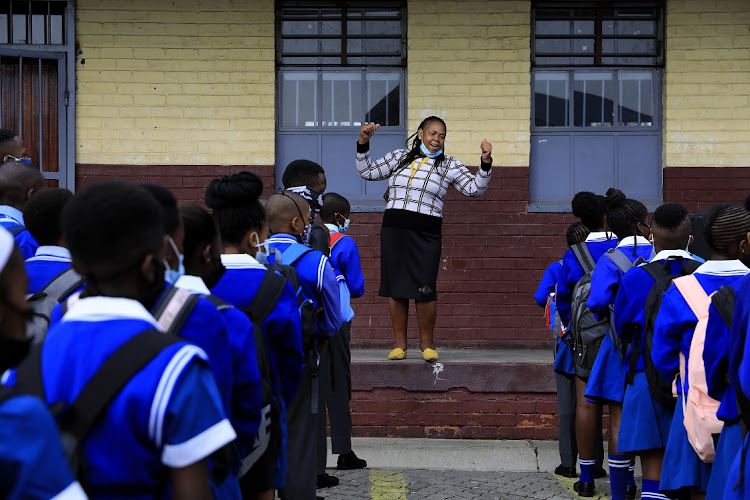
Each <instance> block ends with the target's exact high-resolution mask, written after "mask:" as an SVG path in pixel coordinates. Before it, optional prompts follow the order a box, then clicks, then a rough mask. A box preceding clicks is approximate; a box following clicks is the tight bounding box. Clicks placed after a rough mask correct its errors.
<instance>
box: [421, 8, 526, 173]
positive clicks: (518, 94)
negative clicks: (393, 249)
mask: <svg viewBox="0 0 750 500" xmlns="http://www.w3.org/2000/svg"><path fill="white" fill-rule="evenodd" d="M407 34H408V47H409V53H408V74H407V86H408V93H407V106H408V120H409V126H408V128H409V131H410V133H411V132H414V131H415V130H416V128H417V126H418V125H419V122H420V121H421V120H422V119H423V118H425V117H427V116H429V115H433V114H434V115H437V116H440V117H442V118H443V119H444V120H445V121H446V124H447V125H448V136H447V138H446V152H448V153H449V154H451V155H454V156H456V157H457V158H460V159H461V160H462V161H464V162H466V163H468V164H470V165H476V164H478V163H479V154H480V150H479V145H480V144H481V142H482V139H483V138H485V137H486V138H487V139H488V140H489V141H490V142H492V143H493V148H494V150H493V155H492V156H493V158H494V160H495V164H496V165H505V166H528V165H529V125H530V109H531V108H530V106H531V101H530V99H531V97H530V96H531V86H530V77H529V70H530V48H529V39H530V36H531V2H529V1H528V0H527V1H506V0H454V1H427V0H409V2H408V30H407Z"/></svg>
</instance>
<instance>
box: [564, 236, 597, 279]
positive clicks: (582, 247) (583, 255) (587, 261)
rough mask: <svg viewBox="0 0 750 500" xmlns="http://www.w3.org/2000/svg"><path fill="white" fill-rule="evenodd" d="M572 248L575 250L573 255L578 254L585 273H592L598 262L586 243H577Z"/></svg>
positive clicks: (577, 256) (577, 257)
mask: <svg viewBox="0 0 750 500" xmlns="http://www.w3.org/2000/svg"><path fill="white" fill-rule="evenodd" d="M570 249H571V250H573V255H575V256H576V259H577V260H578V263H579V264H580V265H581V267H582V268H583V273H584V274H587V273H590V272H591V271H593V270H594V267H595V266H596V262H594V258H593V257H592V256H591V252H590V251H589V247H588V245H586V243H577V244H575V245H573V246H572V247H570Z"/></svg>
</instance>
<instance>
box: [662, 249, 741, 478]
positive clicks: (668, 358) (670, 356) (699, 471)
mask: <svg viewBox="0 0 750 500" xmlns="http://www.w3.org/2000/svg"><path fill="white" fill-rule="evenodd" d="M748 272H750V270H748V268H747V267H745V266H744V265H743V264H742V263H741V262H740V261H738V260H728V261H715V260H713V261H708V262H706V263H705V264H702V265H701V266H700V267H699V268H698V269H697V270H696V271H695V273H693V275H694V276H695V277H696V279H697V280H698V282H699V283H700V285H701V286H702V287H703V289H704V290H705V292H706V293H707V294H709V295H710V294H711V293H713V292H715V291H716V290H718V289H719V287H720V286H722V285H730V284H732V283H734V282H735V281H736V280H738V279H739V278H741V277H742V276H744V275H745V274H747V273H748ZM697 322H698V319H697V318H696V316H695V314H693V311H692V310H691V309H690V307H689V306H688V304H687V302H686V301H685V299H684V298H683V297H682V294H681V293H680V291H679V290H678V289H677V287H676V286H674V285H672V286H670V287H669V289H668V290H667V291H666V292H665V293H664V296H663V299H662V305H661V308H660V309H659V314H658V315H657V317H656V323H655V325H654V346H653V350H652V352H651V358H652V360H653V362H654V366H655V367H656V369H657V371H658V372H659V374H660V375H661V376H662V378H664V379H665V380H672V379H673V378H674V375H675V373H678V371H679V354H680V353H682V354H683V355H684V356H685V366H686V369H687V366H688V360H689V353H690V342H691V341H692V339H693V331H694V330H695V325H696V323H697ZM687 390H688V382H687V373H686V376H685V380H680V381H678V383H677V392H678V394H679V397H678V400H677V404H676V407H675V413H674V418H673V419H672V427H671V429H670V433H669V438H668V440H667V449H666V452H665V455H664V466H663V468H662V475H661V481H660V485H661V488H662V491H675V490H679V489H681V488H696V489H697V490H698V491H706V489H707V487H708V476H709V473H710V470H711V468H710V465H707V464H705V463H703V462H702V461H701V460H700V458H698V455H697V454H696V453H695V451H694V450H693V447H692V446H691V445H690V442H689V441H688V439H687V431H686V430H685V426H684V425H683V423H682V421H683V418H684V415H683V410H682V399H683V397H684V396H683V395H684V394H687Z"/></svg>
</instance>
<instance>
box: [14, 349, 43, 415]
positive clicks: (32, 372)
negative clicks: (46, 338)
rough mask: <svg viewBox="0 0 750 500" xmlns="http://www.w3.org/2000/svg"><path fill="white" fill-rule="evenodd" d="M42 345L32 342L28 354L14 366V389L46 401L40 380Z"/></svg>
mask: <svg viewBox="0 0 750 500" xmlns="http://www.w3.org/2000/svg"><path fill="white" fill-rule="evenodd" d="M42 345H43V344H32V346H31V350H30V351H29V354H28V355H27V356H26V357H25V358H24V360H23V361H22V362H21V364H19V365H18V366H17V367H16V384H15V386H14V389H15V391H16V392H19V393H22V394H30V395H32V396H36V397H38V398H39V399H41V400H42V401H44V402H45V404H46V402H47V395H46V393H45V391H44V382H43V381H42Z"/></svg>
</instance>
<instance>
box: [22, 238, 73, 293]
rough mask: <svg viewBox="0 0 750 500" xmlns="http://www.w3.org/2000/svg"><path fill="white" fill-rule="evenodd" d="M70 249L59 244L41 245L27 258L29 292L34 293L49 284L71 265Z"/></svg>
mask: <svg viewBox="0 0 750 500" xmlns="http://www.w3.org/2000/svg"><path fill="white" fill-rule="evenodd" d="M71 265H72V264H71V258H70V250H68V249H67V248H64V247H58V246H41V247H39V248H37V250H36V254H34V256H33V257H31V258H30V259H26V275H27V276H28V277H29V290H28V293H30V294H34V293H36V292H38V291H39V290H41V289H43V288H44V287H45V286H47V285H48V284H49V283H50V281H52V280H53V279H54V278H55V277H57V275H59V274H60V273H62V272H63V271H67V270H68V269H70V266H71Z"/></svg>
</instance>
